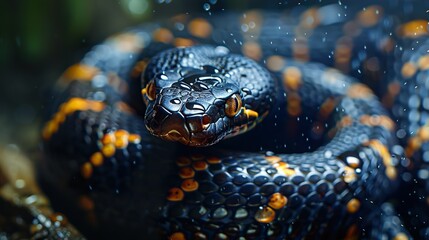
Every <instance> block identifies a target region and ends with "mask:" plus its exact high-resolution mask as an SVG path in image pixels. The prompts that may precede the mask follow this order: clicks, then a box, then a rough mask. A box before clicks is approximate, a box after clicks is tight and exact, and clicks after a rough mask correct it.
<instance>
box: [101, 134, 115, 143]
mask: <svg viewBox="0 0 429 240" xmlns="http://www.w3.org/2000/svg"><path fill="white" fill-rule="evenodd" d="M115 141H116V137H115V135H114V134H113V133H112V132H110V133H106V134H104V136H103V137H102V138H101V143H102V144H103V145H107V144H111V143H114V142H115Z"/></svg>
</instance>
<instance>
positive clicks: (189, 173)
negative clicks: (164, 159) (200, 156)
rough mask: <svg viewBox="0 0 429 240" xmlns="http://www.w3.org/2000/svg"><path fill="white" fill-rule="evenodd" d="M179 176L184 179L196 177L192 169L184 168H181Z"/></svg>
mask: <svg viewBox="0 0 429 240" xmlns="http://www.w3.org/2000/svg"><path fill="white" fill-rule="evenodd" d="M179 176H180V177H181V178H183V179H186V178H193V177H194V176H195V172H194V170H193V169H192V168H190V167H183V168H180V171H179Z"/></svg>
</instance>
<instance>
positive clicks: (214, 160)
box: [207, 157, 222, 164]
mask: <svg viewBox="0 0 429 240" xmlns="http://www.w3.org/2000/svg"><path fill="white" fill-rule="evenodd" d="M207 162H208V163H209V164H216V163H221V162H222V160H221V159H220V158H218V157H209V158H208V159H207Z"/></svg>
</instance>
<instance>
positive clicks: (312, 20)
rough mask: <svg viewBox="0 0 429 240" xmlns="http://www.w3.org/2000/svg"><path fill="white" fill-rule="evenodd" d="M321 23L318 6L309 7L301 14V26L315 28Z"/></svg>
mask: <svg viewBox="0 0 429 240" xmlns="http://www.w3.org/2000/svg"><path fill="white" fill-rule="evenodd" d="M319 24H320V15H319V11H318V9H317V8H309V9H307V10H306V11H305V12H304V13H302V14H301V17H300V21H299V26H300V27H303V28H306V29H315V28H316V27H317V26H319Z"/></svg>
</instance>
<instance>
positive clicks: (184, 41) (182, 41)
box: [174, 38, 195, 47]
mask: <svg viewBox="0 0 429 240" xmlns="http://www.w3.org/2000/svg"><path fill="white" fill-rule="evenodd" d="M193 45H195V42H194V41H192V40H191V39H188V38H175V39H174V46H176V47H190V46H193Z"/></svg>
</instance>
